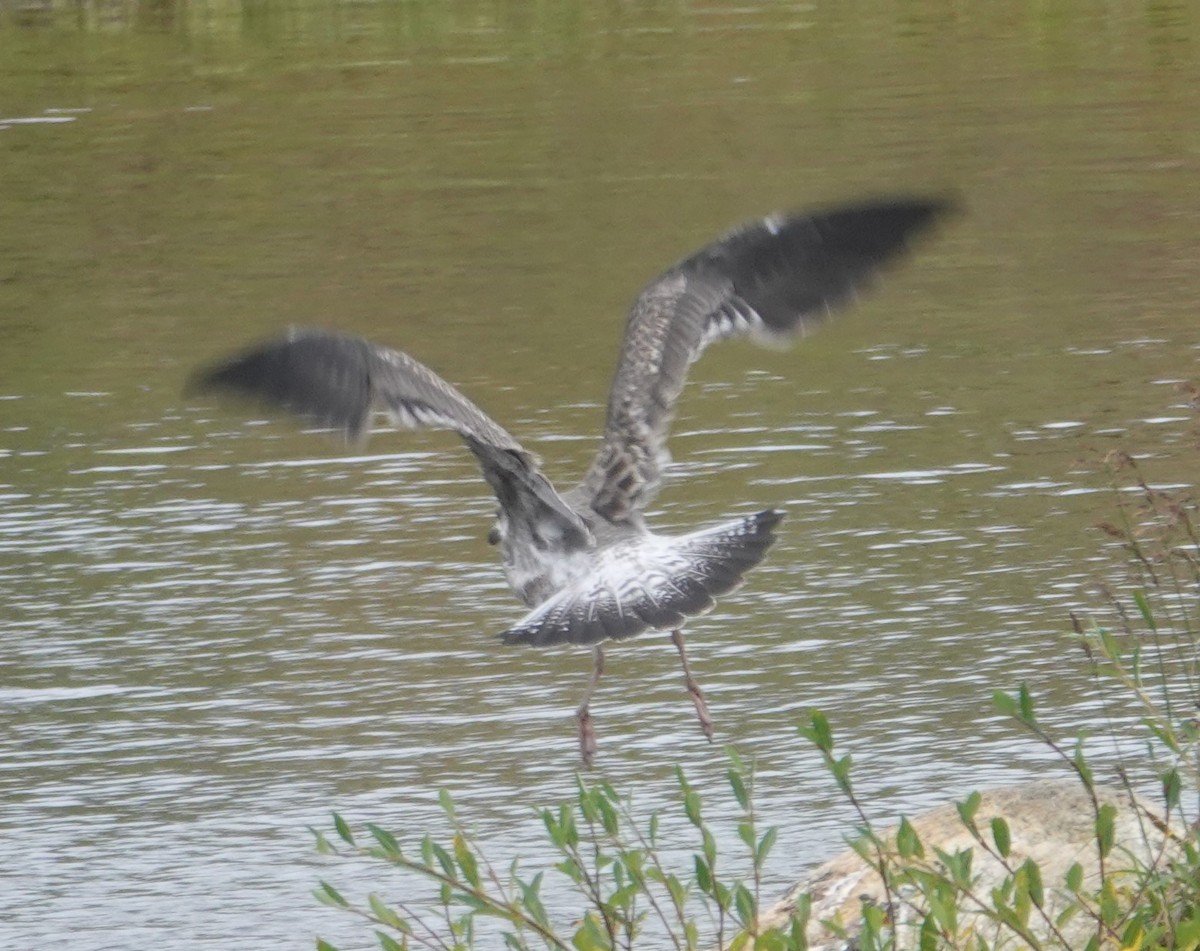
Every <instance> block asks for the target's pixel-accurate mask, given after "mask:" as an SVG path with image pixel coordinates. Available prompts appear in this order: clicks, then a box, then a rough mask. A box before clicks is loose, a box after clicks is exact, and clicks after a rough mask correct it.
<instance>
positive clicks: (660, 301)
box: [195, 198, 949, 763]
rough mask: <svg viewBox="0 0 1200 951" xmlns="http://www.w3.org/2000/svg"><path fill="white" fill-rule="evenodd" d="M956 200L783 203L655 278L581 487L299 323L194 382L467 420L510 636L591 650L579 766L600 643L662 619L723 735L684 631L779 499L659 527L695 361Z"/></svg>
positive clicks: (315, 410)
mask: <svg viewBox="0 0 1200 951" xmlns="http://www.w3.org/2000/svg"><path fill="white" fill-rule="evenodd" d="M948 209H949V205H948V203H946V202H944V201H940V200H936V199H934V200H930V199H921V198H915V199H909V198H892V199H883V200H879V201H871V202H864V203H860V204H857V205H847V206H843V207H837V208H831V209H827V210H824V211H818V212H815V213H806V214H790V215H785V214H779V215H772V216H769V217H766V218H762V219H759V220H757V221H753V222H750V223H749V224H747V225H744V226H742V227H740V228H737V229H734V230H733V231H730V232H728V233H727V234H725V235H724V236H722V237H721V238H718V239H717V240H716V241H714V242H713V243H711V244H710V245H708V246H706V247H705V248H703V249H701V250H700V251H698V252H696V253H695V254H693V255H691V256H689V257H687V258H685V259H684V260H683V261H681V262H679V263H678V264H676V265H675V266H674V267H672V268H670V269H669V270H667V271H666V272H664V273H663V274H662V275H660V276H659V277H658V278H656V279H655V280H653V281H651V282H650V284H648V285H647V286H646V287H645V288H644V289H643V290H642V292H641V293H640V294H639V295H638V297H637V298H636V300H635V301H634V304H633V306H632V308H631V310H630V314H629V318H628V321H627V323H626V327H625V335H624V340H623V343H622V346H621V352H620V356H619V358H618V361H617V370H616V374H615V376H614V379H613V383H612V386H611V389H610V392H609V398H608V406H607V412H606V415H605V424H604V432H603V433H602V435H601V444H600V447H599V449H598V451H597V453H596V456H595V458H594V459H593V461H592V463H591V465H590V466H589V467H588V469H587V471H586V472H585V474H584V475H583V478H582V479H581V481H580V482H579V484H578V485H576V486H575V487H574V488H572V489H570V490H569V491H566V492H564V493H561V494H560V493H559V492H558V490H556V489H555V487H554V485H553V484H552V483H551V482H550V480H549V479H547V478H546V476H545V475H544V474H543V473H542V471H541V468H540V467H539V465H538V462H537V460H536V458H535V457H534V456H533V455H532V454H531V453H529V452H527V451H526V450H525V449H524V448H522V447H521V445H520V444H519V443H518V442H517V441H516V440H515V439H514V438H513V437H512V436H511V435H509V433H508V432H507V431H505V430H504V429H503V428H502V427H501V426H500V425H499V424H498V423H496V422H495V421H494V420H492V419H491V417H489V416H488V415H487V414H486V413H484V412H483V411H482V410H481V409H479V407H478V406H476V405H475V404H474V403H473V402H471V401H470V400H469V399H467V398H466V397H465V396H463V395H462V394H461V393H460V392H459V391H458V390H457V389H455V388H454V387H453V386H451V385H450V384H449V383H447V382H446V381H445V380H443V379H442V378H441V377H440V376H438V375H437V374H436V373H434V372H433V371H432V370H430V369H429V368H428V367H426V366H425V365H424V364H422V363H420V362H418V361H417V360H416V359H414V358H413V357H411V356H409V355H408V354H406V353H403V352H401V351H399V350H393V349H390V348H388V347H384V346H380V345H378V344H375V343H372V342H370V341H367V340H364V339H362V338H360V337H356V336H352V335H348V334H339V333H331V332H328V331H323V330H292V331H289V332H288V333H287V334H286V335H285V336H284V337H283V338H282V339H277V340H273V341H268V342H267V343H264V344H261V345H259V346H257V347H254V348H252V349H250V350H248V351H245V352H243V353H241V354H238V355H236V356H234V357H232V358H230V359H228V360H226V361H224V362H222V363H220V364H217V365H215V366H213V367H210V368H209V369H207V370H205V371H202V372H201V373H200V374H199V375H198V376H197V377H196V380H195V383H196V385H197V386H198V388H200V389H203V390H208V389H222V390H233V391H236V392H240V393H243V394H248V395H251V396H256V397H258V398H260V399H262V400H264V401H266V402H267V403H270V404H273V405H277V406H280V407H283V408H285V409H288V410H291V411H293V412H296V413H299V414H301V415H304V416H307V417H309V418H312V419H315V420H317V421H318V422H320V423H323V424H325V425H327V426H330V427H332V428H335V429H338V430H341V431H342V432H343V433H344V434H345V435H346V437H347V438H349V439H352V440H358V441H361V440H362V439H364V438H365V437H366V436H367V434H368V433H369V432H370V429H371V423H372V419H373V417H374V416H375V414H377V413H380V412H382V413H384V414H386V415H387V416H389V417H390V418H391V420H392V422H393V423H395V425H397V426H399V427H402V428H413V427H435V428H444V429H450V430H454V431H455V432H457V433H458V434H459V435H460V436H461V437H462V438H463V440H464V441H465V443H466V445H467V447H468V449H470V450H471V452H472V453H473V454H474V455H475V457H476V459H477V461H478V462H479V465H480V469H481V472H482V474H483V477H484V479H485V481H486V482H487V483H488V485H489V486H490V487H491V489H492V491H493V492H494V493H495V496H496V500H497V503H498V509H497V517H496V523H495V525H494V527H493V528H492V531H491V532H490V534H489V541H491V542H493V543H494V544H497V545H498V546H499V549H500V554H501V561H502V563H503V566H504V572H505V576H506V578H507V580H508V583H509V586H510V587H511V588H512V590H513V591H514V592H515V594H516V595H517V597H518V598H519V599H520V600H521V601H522V602H523V603H524V604H525V605H526V606H527V607H529V608H530V611H529V613H528V614H526V615H525V617H524V618H522V619H520V620H519V621H517V623H515V624H514V625H512V626H511V627H509V628H508V629H507V630H505V631H504V632H502V633H501V634H500V637H501V639H502V640H503V641H504V642H505V643H509V644H513V643H528V644H533V645H536V646H548V645H554V644H564V643H570V644H584V645H591V646H592V647H593V650H594V652H595V665H594V669H593V674H592V679H591V681H590V683H589V687H588V691H587V694H586V696H585V699H584V702H583V704H581V705H580V708H579V710H578V711H577V717H578V719H579V722H580V741H581V748H582V751H583V758H584V762H585V763H587V762H590V759H591V755H592V753H593V752H594V748H595V741H594V736H593V735H592V733H591V728H590V716H589V714H588V700H589V698H590V696H591V691H592V689H593V688H594V687H595V685H596V681H597V680H598V679H599V676H600V672H601V671H602V669H603V653H602V650H601V646H600V645H601V644H602V643H603V642H604V641H607V640H610V639H611V640H619V639H623V638H627V637H632V636H634V635H637V634H640V633H643V632H644V631H646V630H649V629H655V630H662V631H670V632H671V637H672V640H673V642H674V643H675V645H676V648H677V649H678V651H679V654H680V658H681V660H682V662H683V668H684V675H685V681H686V684H687V687H688V691H689V692H690V693H691V695H692V699H693V701H694V702H695V705H696V711H697V714H698V716H699V718H700V722H701V726H702V727H703V728H704V731H705V733H706V735H708V736H709V738H710V739H711V738H712V729H711V722H710V721H709V719H708V714H707V711H706V709H705V705H704V698H703V694H702V693H701V691H700V689H699V687H698V685H696V683H695V681H694V679H693V678H692V676H691V673H690V669H689V667H688V664H687V656H686V653H685V651H684V645H683V638H682V633H681V629H682V627H683V624H684V622H685V621H686V620H687V619H688V618H690V617H694V616H696V615H698V614H701V613H703V612H705V611H707V610H709V609H710V608H711V607H712V606H713V604H714V602H715V599H716V598H718V597H720V596H721V595H723V594H725V593H727V592H729V591H730V590H732V589H733V588H734V587H736V586H737V585H738V584H740V583H741V580H742V577H743V575H744V574H745V572H746V571H748V570H749V569H750V568H752V567H754V566H755V565H756V564H758V562H759V561H760V560H761V559H762V558H763V556H764V555H765V554H766V551H767V549H768V548H769V547H770V546H771V544H772V543H773V542H774V540H775V535H774V529H775V527H776V526H777V525H778V524H779V521H780V519H781V518H782V513H780V512H777V511H775V510H770V509H768V510H765V511H761V512H758V513H757V514H754V515H749V516H744V517H741V518H737V519H735V520H732V521H728V522H724V523H721V524H718V525H716V526H714V527H711V528H705V529H701V530H699V531H695V532H691V533H688V534H684V535H679V536H666V535H661V534H656V533H654V532H652V531H651V530H650V529H649V528H648V527H647V526H646V522H645V517H644V512H645V509H646V506H647V504H648V503H649V502H650V500H651V499H653V497H654V495H655V493H656V492H657V490H658V487H659V484H660V482H661V477H662V472H663V469H664V468H665V467H666V465H667V464H668V461H669V456H668V453H667V448H666V441H667V435H668V430H669V427H670V422H671V418H672V416H673V413H674V408H675V403H676V401H677V400H678V398H679V396H680V393H681V392H682V390H683V386H684V383H685V381H686V376H687V370H688V368H689V367H690V366H691V364H692V363H693V362H694V361H695V360H696V359H697V358H698V357H699V356H700V354H701V353H702V352H703V350H704V349H705V347H707V346H708V345H709V344H710V343H713V342H715V341H717V340H721V339H724V338H727V337H732V336H751V337H754V338H758V339H760V340H764V341H771V340H780V339H787V338H789V337H791V336H796V335H801V334H804V333H806V332H807V331H809V330H811V329H812V328H814V327H816V326H818V325H819V324H821V323H822V322H824V320H826V319H827V318H828V317H829V316H830V315H831V314H832V313H833V312H834V311H835V309H836V308H837V307H838V306H839V305H841V304H843V303H845V302H846V301H847V300H848V299H850V298H852V297H853V296H854V295H855V294H856V293H857V292H858V290H859V289H860V288H861V287H862V286H864V285H865V284H866V283H867V282H869V280H870V279H871V278H872V277H873V276H874V275H875V274H876V273H877V271H878V270H879V269H880V268H881V267H882V266H883V265H884V264H886V263H887V262H888V261H889V260H891V259H893V258H895V257H896V256H897V255H899V254H900V252H902V251H903V250H904V249H905V248H906V247H907V245H908V244H909V241H910V239H911V238H912V237H913V236H914V235H916V234H918V233H919V232H921V231H923V230H925V229H926V228H928V227H929V226H930V225H931V224H932V223H933V222H934V221H935V220H936V219H937V218H939V217H940V216H941V215H943V214H944V213H945V212H946V211H947V210H948Z"/></svg>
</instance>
